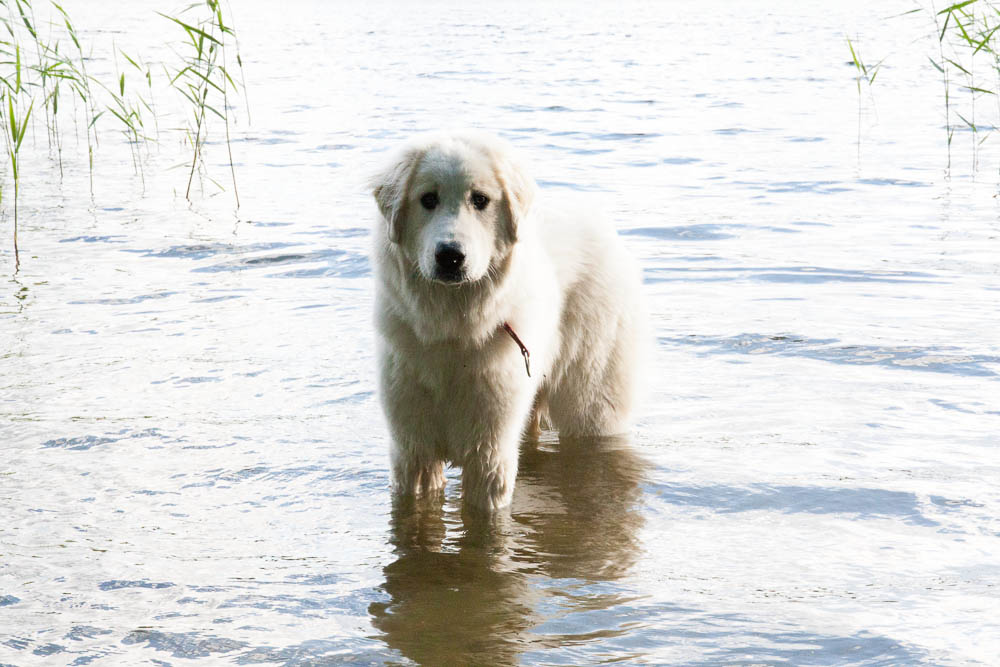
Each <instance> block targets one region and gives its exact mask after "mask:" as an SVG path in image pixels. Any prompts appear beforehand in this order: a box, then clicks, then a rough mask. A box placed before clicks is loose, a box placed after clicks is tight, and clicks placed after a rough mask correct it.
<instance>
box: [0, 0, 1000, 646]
mask: <svg viewBox="0 0 1000 667" xmlns="http://www.w3.org/2000/svg"><path fill="white" fill-rule="evenodd" d="M147 4H148V7H147V8H140V7H135V6H134V5H132V4H130V5H129V11H128V16H124V17H122V16H111V15H108V12H110V11H113V8H98V7H96V6H94V7H91V6H90V5H88V6H87V7H86V8H84V7H83V6H80V7H73V6H72V4H71V3H67V10H68V11H70V13H71V14H74V15H75V16H76V17H77V22H78V23H79V24H80V25H81V27H82V29H85V30H87V31H88V32H87V33H86V34H87V35H89V36H90V37H92V38H103V37H102V36H103V35H104V33H103V32H102V30H103V29H98V28H97V26H105V25H120V26H121V31H120V32H118V33H115V36H116V40H117V42H116V43H117V44H118V45H119V46H121V47H122V48H125V49H131V48H132V46H133V44H132V42H135V43H137V44H152V45H155V44H158V43H161V42H162V32H161V31H160V29H159V28H157V24H156V23H155V22H153V21H147V19H148V18H149V17H150V16H151V15H152V10H153V3H147ZM898 5H899V6H898V8H896V7H895V6H893V7H892V8H886V7H883V6H879V7H878V8H872V7H868V6H867V5H865V4H864V3H857V4H855V5H853V6H844V7H841V6H839V5H838V6H837V7H831V6H824V7H822V8H821V9H820V8H818V7H810V6H798V5H796V6H794V7H793V6H788V7H780V8H770V9H768V10H766V11H765V10H762V9H761V8H760V7H758V6H755V5H744V4H739V3H723V5H717V4H716V5H712V6H711V7H700V6H690V5H685V10H684V11H683V12H680V11H678V10H677V9H678V8H677V7H676V6H672V5H669V4H659V3H645V2H641V1H636V2H626V3H618V4H616V5H615V8H614V10H613V11H610V10H608V9H604V8H601V9H598V8H594V9H588V10H583V9H582V8H580V7H578V6H575V5H569V4H559V3H554V4H543V5H531V4H526V3H525V4H520V5H518V6H517V7H516V8H513V9H510V8H508V9H504V10H503V11H497V10H487V9H484V8H482V7H474V6H471V5H470V6H467V7H456V6H449V8H448V9H447V10H445V9H444V8H445V5H444V4H438V3H434V4H432V5H421V9H415V7H416V6H414V7H410V6H409V5H404V4H393V3H378V2H376V3H370V4H368V5H366V6H365V7H363V8H358V7H355V6H353V5H352V6H351V9H350V11H347V10H346V8H345V7H346V6H341V5H340V4H339V3H324V2H318V1H314V2H303V3H302V4H301V5H295V7H294V9H292V10H289V11H282V12H277V13H276V12H274V11H273V6H271V5H269V4H266V3H262V2H246V3H239V6H237V7H234V9H235V10H236V12H237V15H236V19H237V29H238V31H239V33H240V36H241V49H242V52H243V57H244V60H245V61H246V65H247V76H248V79H249V83H250V86H251V88H250V97H249V99H250V105H251V109H252V112H253V123H252V124H251V125H247V124H246V122H245V119H240V120H239V121H238V123H237V125H236V127H234V133H235V134H234V146H233V151H234V157H235V159H236V161H237V163H238V171H237V174H238V178H239V179H240V189H241V200H242V207H241V208H240V210H239V212H238V215H235V216H234V214H233V211H232V207H233V204H232V200H231V199H230V196H229V193H222V194H215V191H214V190H213V187H212V186H211V185H210V184H205V186H204V193H205V194H204V195H203V196H199V197H198V198H196V200H195V203H194V204H193V205H192V206H190V207H189V206H188V205H187V204H186V202H184V201H183V198H182V191H183V187H182V176H181V174H180V171H179V170H171V169H170V168H169V167H172V166H175V165H176V163H177V162H178V161H179V160H180V159H181V158H179V157H178V155H179V154H180V153H179V151H181V150H183V147H182V146H181V140H180V138H179V137H173V135H171V134H169V133H168V132H167V130H166V129H164V130H163V131H164V135H165V137H167V138H166V139H161V147H160V148H159V149H155V150H153V151H152V152H151V154H150V155H149V157H148V164H147V166H146V174H145V180H146V185H145V187H143V186H142V184H141V183H140V181H139V179H136V178H131V177H128V176H127V173H124V174H123V173H122V172H120V171H116V169H118V170H120V169H121V165H120V164H119V163H121V164H129V163H130V161H129V154H128V151H127V148H125V147H124V146H123V145H121V144H120V143H116V139H117V138H116V137H111V136H108V137H106V138H105V139H104V142H103V144H102V146H101V151H100V153H99V155H98V160H99V162H98V166H97V174H96V176H95V179H96V183H97V187H96V192H95V193H94V200H93V202H91V199H90V195H89V185H88V180H89V179H88V174H87V170H86V164H85V159H83V162H82V163H81V162H78V163H77V164H75V166H74V168H72V169H67V170H66V175H65V177H64V179H63V180H62V181H61V182H60V180H59V177H58V173H57V170H55V169H54V168H53V167H52V165H51V164H50V163H49V162H48V159H47V156H46V155H45V151H44V150H43V147H44V144H43V143H42V142H43V141H44V137H43V136H39V137H37V138H35V141H36V145H35V153H34V154H33V155H32V156H29V157H26V167H25V169H26V173H31V174H37V175H38V176H37V178H31V179H28V178H27V177H26V181H25V183H24V184H23V191H22V193H21V197H22V200H21V212H20V215H21V216H22V221H21V228H20V241H21V244H22V269H21V272H20V273H19V274H18V275H17V276H16V277H14V278H8V279H7V281H6V283H5V289H4V290H3V292H2V294H0V369H2V374H0V441H2V446H3V460H2V461H0V498H2V499H3V507H4V508H5V510H6V517H5V519H4V521H3V522H2V523H0V663H11V664H17V665H33V664H38V665H48V664H78V665H83V664H91V663H93V664H104V663H106V662H107V663H112V664H145V663H154V662H156V661H162V662H164V663H172V662H175V661H176V662H185V661H197V660H201V661H204V662H205V663H207V664H213V663H217V662H222V661H226V662H235V663H237V664H271V663H277V664H332V663H339V662H347V663H362V664H368V663H375V664H383V663H393V664H399V663H404V664H410V663H420V664H509V663H523V664H594V663H598V662H610V661H619V662H624V663H627V664H641V663H646V664H719V663H726V664H730V663H738V664H775V663H789V664H830V665H832V664H837V665H840V664H865V665H875V664H893V665H895V664H912V663H927V664H970V663H974V662H976V661H980V662H984V663H989V662H991V661H993V660H995V657H996V655H997V653H998V651H1000V643H998V641H997V639H996V638H997V637H1000V625H998V623H997V621H996V620H995V619H994V616H995V615H994V614H991V613H989V612H990V610H991V609H993V608H995V607H996V606H997V600H996V598H997V590H998V588H997V587H998V586H1000V560H998V557H997V554H998V553H1000V518H998V517H1000V511H998V510H1000V490H998V487H997V485H996V479H997V477H998V474H1000V467H998V466H997V464H996V446H997V433H1000V402H998V400H997V398H996V397H997V396H998V395H1000V394H998V389H997V381H998V373H1000V336H998V334H997V327H996V316H995V314H996V304H997V299H998V296H1000V277H998V276H1000V273H998V264H997V259H996V252H995V251H996V241H997V238H998V236H1000V222H998V220H1000V213H998V204H997V199H996V197H995V194H996V189H997V182H996V177H995V173H994V172H992V171H990V170H989V169H987V168H984V169H981V170H980V171H979V172H977V173H969V172H967V171H963V167H961V166H958V165H960V164H962V163H963V162H967V160H966V157H965V155H966V144H967V140H968V137H964V136H962V135H956V139H955V147H954V148H953V151H954V154H953V161H954V164H955V165H956V166H955V167H954V170H953V173H952V174H951V176H950V178H947V179H946V178H943V176H942V172H943V166H944V164H945V163H946V161H947V154H946V153H945V152H944V150H945V149H944V145H943V136H942V135H943V132H942V131H941V127H940V125H941V118H940V114H941V109H940V108H939V105H938V104H937V96H939V94H940V91H939V90H938V88H937V86H938V81H937V79H936V78H934V77H929V76H928V75H927V72H926V71H925V70H926V69H927V68H929V65H927V63H926V59H925V57H924V52H923V51H921V48H920V46H919V44H918V45H917V46H916V47H914V46H913V44H911V42H912V40H913V39H914V38H915V37H916V36H919V35H922V34H924V32H926V31H925V30H924V28H925V26H923V27H922V26H921V25H920V24H918V23H915V22H914V21H917V18H915V17H910V18H901V19H899V22H898V23H893V22H892V21H890V20H886V19H885V17H886V16H889V15H892V14H901V13H902V12H904V11H906V10H907V9H909V8H910V5H908V4H907V3H898ZM147 9H148V10H149V11H147ZM896 9H898V11H896ZM74 10H76V11H75V12H74ZM438 10H440V11H438ZM114 11H117V10H116V9H114ZM161 27H162V26H161ZM856 31H864V34H862V35H861V36H860V38H863V39H864V43H865V44H866V46H867V47H869V48H870V50H871V52H872V55H874V52H875V51H877V50H878V49H879V48H880V47H881V46H885V53H889V52H892V53H894V54H895V55H894V56H893V59H892V60H890V61H888V65H887V66H886V70H885V72H884V73H883V74H881V75H880V80H879V83H878V84H877V86H876V87H875V88H874V100H873V101H872V102H867V101H866V103H865V104H866V106H864V111H863V114H864V115H863V116H862V119H861V120H862V123H861V130H862V134H861V137H860V139H861V141H860V144H859V143H858V139H859V136H858V116H857V104H858V100H857V92H856V88H855V83H854V80H853V78H852V76H853V66H851V65H849V63H848V62H847V61H848V58H849V53H848V51H847V48H846V43H845V41H844V34H845V33H850V34H852V35H853V34H855V32H856ZM148 48H150V49H154V52H153V53H154V55H155V54H156V51H155V48H156V47H155V46H149V47H148ZM160 55H163V54H160ZM164 57H165V56H164ZM102 62H103V66H109V65H110V63H108V62H107V61H102ZM97 66H98V64H97V63H95V67H97ZM162 103H163V104H164V105H166V102H165V101H163V102H162ZM872 105H874V106H872ZM456 122H457V123H460V124H475V125H480V126H483V127H487V128H490V129H493V130H495V131H497V132H499V133H500V134H502V135H504V136H505V137H507V138H508V139H510V140H511V141H512V142H513V143H515V144H516V145H518V146H519V147H520V148H522V149H523V150H524V151H525V152H526V153H527V154H528V155H529V156H530V157H531V158H532V160H533V163H534V165H535V167H536V174H535V175H536V177H537V180H538V181H539V183H540V184H541V186H542V187H543V193H544V195H545V196H551V197H555V196H560V197H576V198H586V199H587V200H588V201H591V202H593V203H594V206H603V208H604V209H605V210H607V211H608V212H609V214H610V215H611V216H612V217H613V218H614V219H615V221H616V223H617V224H618V227H619V229H620V231H621V233H622V234H623V236H624V238H625V240H626V242H627V243H628V245H629V247H630V248H631V249H632V250H633V251H634V253H635V254H636V255H637V256H638V257H639V258H640V260H641V262H642V265H643V268H644V272H645V288H646V290H647V292H648V295H649V300H650V305H651V308H652V311H653V315H654V320H655V326H656V335H657V343H658V347H657V352H658V354H657V357H656V361H655V367H654V368H653V369H652V370H653V371H654V382H653V387H652V396H651V398H650V400H649V402H648V405H647V406H646V408H645V410H644V411H643V412H642V415H641V419H640V422H639V424H638V425H637V427H636V429H635V430H634V433H633V434H632V435H631V436H630V437H629V438H627V439H609V440H603V441H599V442H586V443H576V442H559V441H558V439H557V438H556V437H555V436H554V435H553V434H546V437H545V438H543V441H542V442H541V443H540V444H539V445H538V446H537V447H535V446H526V447H525V448H524V450H523V451H522V457H521V466H522V467H521V471H520V475H519V478H518V485H517V489H516V493H515V497H514V504H513V507H512V508H511V511H510V512H509V513H505V514H503V515H501V516H498V517H495V518H494V519H492V520H490V521H484V520H481V519H474V518H471V517H463V516H462V513H461V509H460V505H459V502H458V500H459V489H458V488H457V487H458V477H457V475H456V474H454V473H451V474H450V478H449V479H450V485H449V488H448V490H447V493H446V495H445V497H444V499H443V500H440V502H423V503H419V504H416V505H414V506H398V505H397V506H395V507H394V506H393V505H392V502H391V501H390V497H389V493H388V479H389V473H388V461H387V445H388V443H387V433H386V429H385V427H384V424H383V422H382V417H381V413H380V410H379V407H378V404H377V400H376V398H375V395H374V384H375V383H374V369H373V354H372V348H373V345H374V336H373V332H372V329H371V325H370V322H369V320H370V312H371V299H372V294H371V281H370V267H369V263H368V259H367V256H368V231H367V230H368V226H369V224H370V223H371V221H372V219H373V216H374V214H375V212H374V207H373V206H372V204H371V202H370V200H369V197H368V196H367V195H366V194H365V192H364V186H363V183H364V174H365V173H367V171H366V170H367V169H368V168H369V167H370V166H371V165H372V164H374V163H377V162H378V161H379V160H381V159H382V158H383V157H384V151H386V150H387V149H388V148H389V147H391V146H392V145H393V144H395V143H396V142H397V141H398V140H400V139H402V138H404V137H406V136H408V135H410V134H411V133H412V132H414V131H418V130H423V129H432V128H437V127H441V126H449V125H453V124H455V123H456ZM219 149H220V146H219V145H218V144H215V145H212V146H210V147H209V150H210V151H214V152H212V153H210V158H209V159H210V161H214V163H213V165H210V166H211V168H213V169H218V170H220V171H222V172H223V173H224V172H225V167H224V165H222V164H215V163H221V161H222V160H223V157H222V153H223V151H221V150H219ZM982 151H983V152H982V154H981V156H980V160H981V162H982V164H994V163H991V162H990V160H991V159H992V160H994V162H995V160H996V157H997V156H996V154H995V153H996V151H995V149H993V148H992V144H991V143H990V142H987V143H985V144H983V147H982ZM991 151H992V152H991ZM67 152H69V151H67ZM67 159H69V157H67ZM77 159H78V160H80V159H81V158H80V156H77ZM2 253H3V254H2V256H0V261H2V262H3V266H8V265H9V264H10V263H11V258H10V251H9V249H8V248H7V244H6V241H5V242H4V246H3V249H2ZM7 275H9V272H8V273H7Z"/></svg>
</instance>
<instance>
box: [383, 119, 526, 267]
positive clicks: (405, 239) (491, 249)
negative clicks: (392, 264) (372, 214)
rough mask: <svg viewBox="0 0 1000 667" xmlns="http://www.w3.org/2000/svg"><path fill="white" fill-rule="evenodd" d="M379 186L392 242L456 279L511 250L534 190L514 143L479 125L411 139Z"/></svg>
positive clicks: (414, 259)
mask: <svg viewBox="0 0 1000 667" xmlns="http://www.w3.org/2000/svg"><path fill="white" fill-rule="evenodd" d="M373 185H374V195H375V201H376V202H378V206H379V210H380V211H381V212H382V216H383V217H384V218H385V222H386V225H387V233H388V238H389V241H390V242H391V243H393V244H396V245H397V246H398V247H399V249H400V250H401V252H402V253H403V255H404V256H406V257H407V258H408V259H409V260H410V261H412V262H413V263H414V264H415V265H416V266H417V267H418V269H419V271H420V273H421V275H423V277H424V278H426V279H428V280H433V281H437V282H441V283H451V284H458V283H464V282H474V281H477V280H479V279H481V278H483V277H484V276H485V275H486V274H487V273H488V272H489V271H490V268H491V266H494V265H496V264H497V263H498V262H500V261H502V259H503V258H504V257H506V256H507V254H508V253H509V252H510V248H511V247H513V245H514V244H515V243H516V242H517V238H518V228H519V226H520V225H521V224H522V222H523V220H524V219H525V217H526V216H527V213H528V210H529V208H530V206H531V202H532V199H533V198H534V191H535V184H534V181H533V180H532V179H531V178H530V177H528V176H527V175H526V174H525V172H524V170H523V169H522V168H521V167H520V166H519V165H518V164H517V163H516V162H515V160H514V159H513V158H512V155H511V150H510V148H509V146H507V144H505V143H504V142H502V141H500V140H499V139H497V138H496V137H493V136H490V135H487V134H483V133H478V132H460V133H451V134H441V135H432V136H427V137H421V138H418V139H417V140H415V141H412V142H411V143H409V144H408V145H407V146H406V147H405V148H404V149H403V150H402V151H401V152H400V153H399V154H398V155H397V156H396V158H395V160H394V161H393V162H392V164H391V165H390V167H389V168H388V169H386V170H384V171H383V172H382V173H380V174H378V175H377V176H376V177H375V179H374V183H373Z"/></svg>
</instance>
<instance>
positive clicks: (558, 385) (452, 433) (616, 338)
mask: <svg viewBox="0 0 1000 667" xmlns="http://www.w3.org/2000/svg"><path fill="white" fill-rule="evenodd" d="M373 186H374V195H375V199H376V201H377V202H378V206H379V209H380V211H381V213H382V217H383V218H384V219H383V220H380V221H379V224H378V225H377V226H376V228H375V233H374V242H375V247H374V260H373V261H374V267H375V275H376V297H375V325H376V328H377V330H378V333H379V334H380V336H379V338H380V341H379V348H378V353H377V354H378V365H379V371H380V389H381V398H382V403H383V407H384V409H385V413H386V415H387V417H388V421H389V426H390V428H391V430H392V436H393V447H392V472H393V480H394V484H395V487H396V490H397V492H398V493H401V494H403V495H405V496H415V495H420V494H423V493H430V492H433V491H436V490H439V489H441V488H442V487H443V486H444V483H445V477H444V463H445V462H448V463H451V464H455V465H460V466H462V488H463V496H464V502H465V504H466V505H468V506H471V507H474V508H479V509H485V510H495V509H497V508H501V507H504V506H506V505H507V504H509V503H510V500H511V494H512V493H513V491H514V479H515V477H516V476H517V459H518V447H519V443H520V441H521V437H522V435H523V434H525V432H526V431H528V432H533V433H535V434H537V429H538V424H539V419H541V418H542V417H543V414H545V413H547V416H548V421H549V422H550V423H551V425H552V426H554V427H555V428H557V429H559V431H560V434H561V435H563V436H587V435H610V434H616V433H621V432H622V431H623V430H624V429H626V427H627V422H628V417H629V413H630V410H631V408H632V406H633V403H634V401H635V399H636V394H637V391H636V390H637V379H638V375H639V370H640V369H639V366H640V365H641V363H642V359H641V357H642V353H643V351H644V349H645V347H646V345H647V340H646V323H645V317H644V313H643V309H642V307H641V303H640V296H639V292H640V276H639V270H638V268H637V267H636V265H635V263H634V262H633V260H632V259H631V258H630V257H629V256H628V254H627V253H626V251H625V249H624V247H623V245H622V243H621V241H620V240H619V238H618V237H617V236H616V234H615V232H614V229H613V228H612V227H611V225H610V224H608V223H607V222H606V221H603V220H600V219H595V218H594V217H593V216H592V215H590V214H588V213H586V212H581V211H567V210H550V209H545V210H542V209H541V208H540V207H539V206H537V205H536V204H535V195H536V186H535V183H534V181H533V180H532V179H531V178H530V177H529V176H528V174H527V173H526V172H525V171H524V169H523V168H522V167H521V166H520V165H519V164H517V163H516V162H515V160H514V158H513V156H512V153H511V149H510V147H509V146H508V145H507V144H505V143H503V142H501V141H500V140H499V139H497V138H495V137H493V136H491V135H487V134H483V133H478V132H459V133H449V134H440V135H429V136H424V137H421V138H418V139H416V140H414V141H412V142H410V143H409V144H408V145H406V146H405V147H404V148H403V149H402V151H401V152H400V153H398V154H397V156H396V157H395V159H394V161H393V162H392V164H391V166H389V168H387V169H386V170H385V171H384V172H383V173H381V174H379V175H378V176H376V178H375V181H374V183H373Z"/></svg>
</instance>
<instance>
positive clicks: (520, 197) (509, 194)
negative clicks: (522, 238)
mask: <svg viewBox="0 0 1000 667" xmlns="http://www.w3.org/2000/svg"><path fill="white" fill-rule="evenodd" d="M497 179H498V180H499V181H500V185H501V186H502V187H503V205H504V206H505V207H506V208H507V219H508V220H509V221H510V224H509V227H508V229H507V234H508V236H509V237H510V242H511V243H514V242H515V241H517V230H518V227H519V225H520V224H521V222H522V221H523V220H524V218H525V217H527V215H528V211H529V210H530V209H531V204H532V202H533V201H534V200H535V193H536V191H537V190H538V186H537V185H535V180H534V179H533V178H531V176H529V175H528V173H527V172H526V171H525V170H524V169H523V168H522V167H521V166H520V165H519V164H518V163H517V162H516V161H515V160H512V159H509V158H508V159H506V160H503V162H502V163H501V165H500V166H499V168H498V169H497Z"/></svg>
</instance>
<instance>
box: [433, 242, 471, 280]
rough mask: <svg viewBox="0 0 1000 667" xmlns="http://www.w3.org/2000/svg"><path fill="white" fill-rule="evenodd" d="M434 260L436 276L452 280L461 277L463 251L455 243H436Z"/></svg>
mask: <svg viewBox="0 0 1000 667" xmlns="http://www.w3.org/2000/svg"><path fill="white" fill-rule="evenodd" d="M434 260H435V261H436V262H437V275H438V278H440V279H442V280H447V281H450V282H454V281H457V280H459V279H460V278H461V277H462V265H463V264H465V253H463V252H462V250H461V248H460V247H459V245H458V244H457V243H438V245H437V251H436V252H435V253H434Z"/></svg>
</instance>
